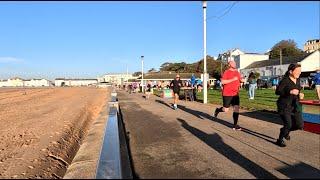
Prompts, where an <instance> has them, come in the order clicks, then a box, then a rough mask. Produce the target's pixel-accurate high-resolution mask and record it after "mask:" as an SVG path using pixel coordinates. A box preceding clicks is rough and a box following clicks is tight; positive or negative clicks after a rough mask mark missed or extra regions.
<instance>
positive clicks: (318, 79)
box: [313, 69, 320, 101]
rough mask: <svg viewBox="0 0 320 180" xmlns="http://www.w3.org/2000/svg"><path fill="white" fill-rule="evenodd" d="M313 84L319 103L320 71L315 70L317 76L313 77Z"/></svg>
mask: <svg viewBox="0 0 320 180" xmlns="http://www.w3.org/2000/svg"><path fill="white" fill-rule="evenodd" d="M313 82H314V84H315V88H316V92H317V95H318V100H319V101H320V69H318V70H317V74H316V75H315V76H314V77H313Z"/></svg>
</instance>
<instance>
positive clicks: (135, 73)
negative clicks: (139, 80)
mask: <svg viewBox="0 0 320 180" xmlns="http://www.w3.org/2000/svg"><path fill="white" fill-rule="evenodd" d="M141 75H142V73H141V71H138V72H134V73H133V74H132V76H141Z"/></svg>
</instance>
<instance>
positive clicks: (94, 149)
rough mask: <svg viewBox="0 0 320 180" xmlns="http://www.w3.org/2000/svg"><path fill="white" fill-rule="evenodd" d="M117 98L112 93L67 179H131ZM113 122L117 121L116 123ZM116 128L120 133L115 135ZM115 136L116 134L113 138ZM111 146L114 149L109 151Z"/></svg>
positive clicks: (85, 140)
mask: <svg viewBox="0 0 320 180" xmlns="http://www.w3.org/2000/svg"><path fill="white" fill-rule="evenodd" d="M116 95H117V93H115V90H113V91H112V92H111V94H110V96H109V98H108V99H107V101H108V103H106V105H105V107H103V109H104V110H103V111H102V112H101V113H100V116H99V117H98V118H97V120H96V121H95V123H94V124H93V125H92V127H91V128H90V130H89V133H88V135H87V136H86V137H85V139H84V141H83V143H82V145H81V146H80V149H79V151H78V152H77V154H76V156H75V158H74V159H73V161H72V163H71V165H70V166H69V167H68V169H67V172H66V174H65V176H64V179H109V178H117V179H122V178H125V179H128V178H130V179H131V178H132V173H131V168H130V161H129V157H128V151H127V147H126V142H125V138H124V134H123V133H124V132H123V129H122V128H123V127H122V123H121V119H120V116H119V106H118V102H117V98H116ZM112 118H116V121H114V120H115V119H113V120H112ZM109 120H110V122H109ZM111 121H113V122H112V123H111ZM111 126H112V127H111ZM113 127H118V128H119V129H118V130H117V131H112V128H113ZM107 131H108V132H107ZM115 132H116V133H117V134H112V133H115ZM110 133H111V135H110ZM110 144H112V147H109V146H110ZM110 159H116V160H118V162H117V161H112V162H110ZM115 167H118V168H115Z"/></svg>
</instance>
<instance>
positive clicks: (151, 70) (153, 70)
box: [148, 68, 157, 73]
mask: <svg viewBox="0 0 320 180" xmlns="http://www.w3.org/2000/svg"><path fill="white" fill-rule="evenodd" d="M148 72H149V73H150V72H157V70H156V69H155V68H151V69H150V70H149V71H148Z"/></svg>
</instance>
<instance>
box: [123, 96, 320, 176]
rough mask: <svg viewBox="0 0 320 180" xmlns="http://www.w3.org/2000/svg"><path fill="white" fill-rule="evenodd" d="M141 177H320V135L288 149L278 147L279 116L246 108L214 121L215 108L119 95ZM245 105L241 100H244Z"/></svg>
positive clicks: (296, 137)
mask: <svg viewBox="0 0 320 180" xmlns="http://www.w3.org/2000/svg"><path fill="white" fill-rule="evenodd" d="M118 99H119V105H120V109H121V113H122V116H123V122H124V125H125V129H126V132H127V135H128V139H129V143H128V144H129V147H130V151H131V159H132V163H133V168H134V171H135V176H136V177H137V178H179V179H180V178H250V179H252V178H320V160H319V159H320V136H319V135H318V134H314V133H310V132H306V131H295V132H293V133H291V140H290V141H288V142H287V147H285V148H281V147H278V146H277V145H275V144H274V142H275V141H276V139H277V137H278V134H279V130H280V128H281V120H280V119H279V118H278V117H277V115H274V114H269V113H258V112H249V111H245V110H241V111H240V112H241V114H240V117H239V125H240V126H241V127H242V131H234V130H232V128H231V127H232V124H233V120H232V113H231V112H229V113H220V114H219V116H218V118H213V117H212V112H213V110H214V109H215V108H216V107H218V106H217V105H213V104H205V105H204V104H202V103H199V102H190V101H187V102H185V101H184V100H181V101H179V103H178V109H177V110H173V109H172V108H171V107H170V106H171V103H172V100H171V99H169V100H168V99H163V98H160V97H156V96H154V95H151V96H150V99H148V100H145V99H144V98H143V95H142V94H140V93H133V94H128V93H127V92H125V91H123V90H122V91H121V90H119V91H118ZM240 103H241V102H240Z"/></svg>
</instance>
